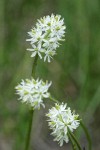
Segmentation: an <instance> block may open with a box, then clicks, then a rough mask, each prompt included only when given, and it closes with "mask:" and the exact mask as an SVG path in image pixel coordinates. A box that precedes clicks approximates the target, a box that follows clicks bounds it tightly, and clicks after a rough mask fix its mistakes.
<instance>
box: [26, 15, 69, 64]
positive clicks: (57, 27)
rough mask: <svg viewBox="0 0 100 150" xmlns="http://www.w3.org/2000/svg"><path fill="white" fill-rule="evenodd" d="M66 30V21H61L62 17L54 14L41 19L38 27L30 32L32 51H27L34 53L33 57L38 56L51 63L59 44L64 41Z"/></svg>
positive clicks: (37, 24)
mask: <svg viewBox="0 0 100 150" xmlns="http://www.w3.org/2000/svg"><path fill="white" fill-rule="evenodd" d="M65 29H66V27H65V25H64V19H61V16H60V15H53V14H52V15H51V16H44V17H43V18H40V19H39V20H38V21H37V23H36V26H35V27H33V28H32V29H31V31H30V32H28V34H29V36H30V38H29V39H27V41H29V42H30V44H31V46H32V49H27V50H29V51H31V52H32V54H31V57H34V56H35V55H36V54H38V55H39V57H40V59H42V58H43V59H44V61H46V60H47V61H48V62H50V61H51V59H52V56H54V55H55V54H56V49H57V48H58V47H59V45H60V43H59V42H60V41H63V40H64V39H63V38H64V37H65V35H64V34H65Z"/></svg>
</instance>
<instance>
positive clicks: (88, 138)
mask: <svg viewBox="0 0 100 150" xmlns="http://www.w3.org/2000/svg"><path fill="white" fill-rule="evenodd" d="M80 125H81V127H82V128H83V130H84V133H85V135H86V138H87V141H88V150H91V149H92V145H91V137H90V135H89V133H88V130H87V128H86V126H85V125H84V123H83V122H82V121H80Z"/></svg>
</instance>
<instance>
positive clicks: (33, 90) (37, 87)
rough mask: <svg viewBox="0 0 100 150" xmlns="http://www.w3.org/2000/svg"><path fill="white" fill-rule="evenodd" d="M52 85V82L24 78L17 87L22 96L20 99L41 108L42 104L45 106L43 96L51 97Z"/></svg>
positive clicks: (33, 106)
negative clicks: (50, 88) (50, 89)
mask: <svg viewBox="0 0 100 150" xmlns="http://www.w3.org/2000/svg"><path fill="white" fill-rule="evenodd" d="M50 86H51V82H50V83H48V81H46V82H44V81H42V80H39V79H37V80H35V79H33V78H32V79H31V80H29V79H26V80H25V81H24V80H22V81H21V83H20V84H18V85H17V86H16V87H15V88H16V91H17V94H18V95H19V96H20V98H19V100H21V101H22V102H23V103H27V104H29V105H30V106H31V107H32V108H34V109H36V108H38V109H39V108H40V105H42V106H43V107H45V105H44V103H43V98H48V97H49V95H50V94H49V92H48V89H49V87H50Z"/></svg>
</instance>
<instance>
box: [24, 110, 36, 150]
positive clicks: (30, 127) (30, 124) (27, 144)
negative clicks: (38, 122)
mask: <svg viewBox="0 0 100 150" xmlns="http://www.w3.org/2000/svg"><path fill="white" fill-rule="evenodd" d="M33 112H34V111H33V110H30V116H29V128H28V133H27V139H26V146H25V150H28V149H29V144H30V138H31V137H30V136H31V129H32V120H33Z"/></svg>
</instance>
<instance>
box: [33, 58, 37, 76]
mask: <svg viewBox="0 0 100 150" xmlns="http://www.w3.org/2000/svg"><path fill="white" fill-rule="evenodd" d="M37 60H38V55H36V56H35V59H34V63H33V67H32V77H34V78H35V72H36V66H37Z"/></svg>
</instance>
